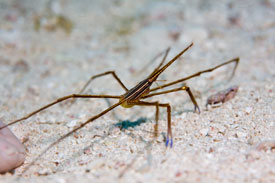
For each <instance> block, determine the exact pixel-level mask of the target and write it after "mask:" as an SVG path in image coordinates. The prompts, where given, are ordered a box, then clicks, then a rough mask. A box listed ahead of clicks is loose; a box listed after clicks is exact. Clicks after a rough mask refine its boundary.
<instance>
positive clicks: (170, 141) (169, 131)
mask: <svg viewBox="0 0 275 183" xmlns="http://www.w3.org/2000/svg"><path fill="white" fill-rule="evenodd" d="M130 104H131V105H139V106H156V107H157V108H159V107H166V108H167V138H166V143H165V146H166V147H168V146H169V145H170V147H171V148H172V147H173V136H172V128H171V106H170V104H168V103H159V102H144V101H137V102H131V103H130ZM158 113H159V112H158V110H156V120H158V117H157V116H158ZM156 125H158V123H157V124H156ZM156 128H158V126H156V127H155V129H156ZM155 133H156V132H155Z"/></svg>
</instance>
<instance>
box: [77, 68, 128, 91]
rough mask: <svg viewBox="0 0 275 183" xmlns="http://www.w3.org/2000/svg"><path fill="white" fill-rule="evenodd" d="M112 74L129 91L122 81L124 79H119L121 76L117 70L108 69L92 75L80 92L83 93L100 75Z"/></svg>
mask: <svg viewBox="0 0 275 183" xmlns="http://www.w3.org/2000/svg"><path fill="white" fill-rule="evenodd" d="M108 74H111V75H112V76H113V77H114V78H115V79H116V80H117V82H118V83H119V84H120V86H121V87H122V88H123V89H124V90H125V91H126V92H127V91H128V88H127V87H126V86H125V85H124V84H123V83H122V81H121V80H120V79H119V77H118V76H117V75H116V73H115V71H107V72H103V73H101V74H97V75H94V76H92V77H91V78H90V79H89V80H88V81H87V83H86V84H85V85H84V86H83V87H82V89H81V90H80V91H79V94H81V93H83V92H84V91H85V89H86V88H87V87H88V85H89V84H90V83H91V82H92V81H93V80H94V79H96V78H98V77H102V76H105V75H108Z"/></svg>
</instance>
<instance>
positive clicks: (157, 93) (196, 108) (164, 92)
mask: <svg viewBox="0 0 275 183" xmlns="http://www.w3.org/2000/svg"><path fill="white" fill-rule="evenodd" d="M181 90H185V91H186V92H187V93H188V95H189V97H190V99H191V101H192V103H193V104H194V107H195V109H194V110H195V111H196V110H198V112H199V113H200V108H199V105H198V104H197V101H196V99H195V97H194V95H193V94H192V92H191V89H190V88H189V87H188V86H182V87H179V88H175V89H171V90H166V91H162V92H156V93H152V94H148V95H145V96H143V97H142V98H143V99H144V98H149V97H153V96H156V95H162V94H167V93H172V92H177V91H181ZM150 92H151V90H150Z"/></svg>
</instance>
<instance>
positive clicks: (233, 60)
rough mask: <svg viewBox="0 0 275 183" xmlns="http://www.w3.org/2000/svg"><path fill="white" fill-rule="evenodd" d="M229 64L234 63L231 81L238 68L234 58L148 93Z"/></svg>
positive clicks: (236, 60)
mask: <svg viewBox="0 0 275 183" xmlns="http://www.w3.org/2000/svg"><path fill="white" fill-rule="evenodd" d="M230 63H235V66H234V69H233V72H232V74H231V76H230V79H231V78H232V77H233V76H234V74H235V71H236V69H237V66H238V64H239V58H234V59H232V60H229V61H227V62H224V63H222V64H220V65H217V66H216V67H213V68H210V69H206V70H203V71H200V72H197V73H195V74H192V75H190V76H187V77H185V78H182V79H179V80H176V81H173V82H170V83H167V84H164V85H161V86H158V87H155V88H152V89H151V90H150V91H151V92H152V91H155V90H159V89H162V88H165V87H168V86H171V85H174V84H177V83H180V82H183V81H186V80H189V79H191V78H194V77H198V76H200V75H201V74H203V73H207V72H212V71H214V70H216V69H218V68H220V67H222V66H224V65H227V64H230Z"/></svg>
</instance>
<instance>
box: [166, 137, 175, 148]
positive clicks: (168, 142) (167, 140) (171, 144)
mask: <svg viewBox="0 0 275 183" xmlns="http://www.w3.org/2000/svg"><path fill="white" fill-rule="evenodd" d="M169 145H170V148H172V147H173V139H172V138H169V137H167V138H166V143H165V146H166V147H169Z"/></svg>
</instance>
